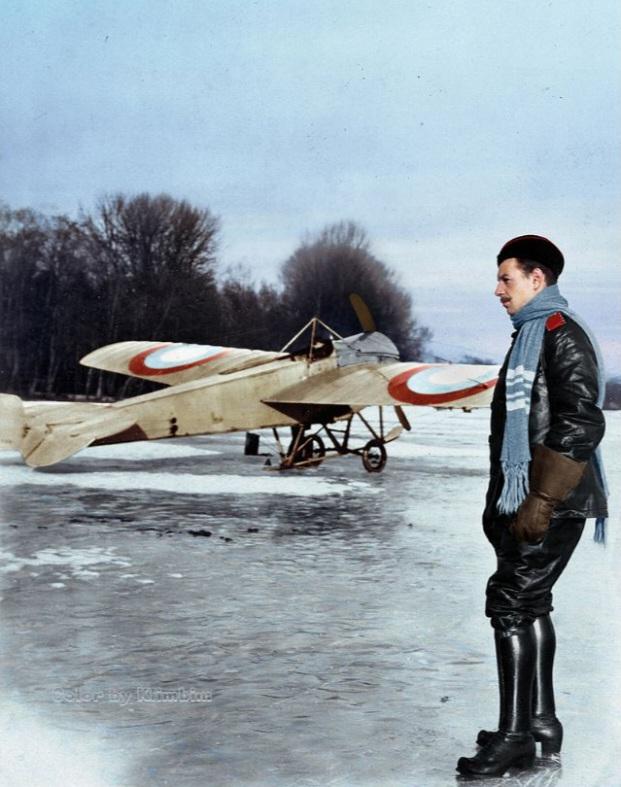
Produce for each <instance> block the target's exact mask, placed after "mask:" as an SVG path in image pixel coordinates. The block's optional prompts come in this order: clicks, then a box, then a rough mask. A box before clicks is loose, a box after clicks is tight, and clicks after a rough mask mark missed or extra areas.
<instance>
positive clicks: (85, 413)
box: [0, 394, 135, 467]
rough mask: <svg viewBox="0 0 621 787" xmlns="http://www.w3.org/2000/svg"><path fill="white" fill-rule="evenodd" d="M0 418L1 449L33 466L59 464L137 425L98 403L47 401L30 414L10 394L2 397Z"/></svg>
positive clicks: (133, 420)
mask: <svg viewBox="0 0 621 787" xmlns="http://www.w3.org/2000/svg"><path fill="white" fill-rule="evenodd" d="M0 419H1V420H0V423H1V424H2V426H1V427H0V449H5V450H6V449H11V448H13V449H17V450H18V451H20V452H21V454H22V457H23V458H24V461H25V462H26V464H27V465H30V467H43V466H45V465H52V464H55V463H56V462H60V461H62V460H63V459H67V458H68V457H69V456H72V455H73V454H75V453H77V451H80V450H81V449H82V448H86V447H87V446H88V445H90V444H91V443H93V442H95V440H101V439H103V438H106V437H109V436H111V435H115V434H118V433H119V432H122V431H123V430H125V429H129V428H130V427H131V426H133V425H134V423H135V417H134V416H132V415H130V414H128V413H125V414H124V413H122V412H119V411H118V410H112V409H110V408H109V407H106V406H105V405H104V406H102V405H97V404H58V403H51V402H46V403H41V404H37V405H35V406H33V407H32V411H31V412H29V408H27V407H24V403H23V402H22V400H21V399H20V398H19V397H18V396H12V395H9V394H0Z"/></svg>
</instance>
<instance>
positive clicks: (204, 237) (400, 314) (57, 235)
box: [0, 194, 431, 398]
mask: <svg viewBox="0 0 621 787" xmlns="http://www.w3.org/2000/svg"><path fill="white" fill-rule="evenodd" d="M219 233H220V220H219V218H218V217H216V216H215V215H213V214H212V213H211V211H209V210H208V209H206V208H198V207H195V206H192V205H190V204H189V203H188V202H186V201H183V200H181V201H180V200H176V199H173V198H172V197H170V196H168V195H165V194H161V195H156V196H152V195H149V194H141V195H138V196H133V197H128V196H125V195H123V194H117V195H112V196H108V197H105V198H103V199H102V200H100V202H99V203H98V205H97V206H96V208H95V209H94V211H92V212H91V213H83V214H81V215H80V216H79V218H77V219H71V218H69V217H67V216H62V215H61V216H53V217H48V216H44V215H41V214H39V213H36V212H34V211H32V210H30V209H22V210H13V209H11V208H9V207H8V206H0V391H2V392H10V393H17V394H19V395H21V396H26V397H37V396H41V397H54V396H55V397H62V396H85V397H96V398H101V397H122V396H127V395H134V394H137V393H140V392H143V391H146V390H150V388H152V387H153V386H152V385H151V384H150V383H148V382H146V381H141V380H135V379H132V378H126V377H124V376H120V375H114V374H110V373H108V372H100V371H98V370H95V369H88V368H86V367H83V366H80V364H79V359H80V358H81V357H82V356H83V355H85V354H86V353H88V352H90V351H91V350H94V349H95V348H97V347H101V346H103V345H106V344H110V343H112V342H119V341H126V340H133V339H144V340H154V341H174V342H188V343H196V344H214V345H223V346H237V347H248V348H250V349H254V348H261V349H266V350H279V349H281V347H282V346H283V345H284V344H285V343H286V342H287V341H288V340H289V339H290V338H291V336H292V335H293V334H295V333H296V332H297V331H298V330H299V329H300V328H301V327H302V326H303V324H304V323H305V322H307V321H308V320H309V319H310V318H311V317H313V316H320V317H321V318H322V320H324V321H325V322H326V323H328V324H329V325H330V326H332V327H333V328H334V329H335V330H336V331H338V332H339V333H340V334H342V335H349V334H352V333H357V332H359V331H360V326H359V325H358V323H357V318H356V316H355V314H354V312H353V310H352V309H351V307H350V305H349V301H348V296H349V293H351V292H358V293H359V294H360V295H361V296H362V297H363V298H364V299H365V301H366V302H367V304H368V306H369V307H370V309H371V312H372V314H373V316H374V319H375V322H376V324H377V328H378V330H380V331H383V332H384V333H386V334H388V335H389V336H391V338H392V339H393V340H394V341H395V343H396V344H397V346H398V347H399V349H400V351H401V354H402V358H404V359H415V358H421V357H422V354H423V352H424V346H425V343H426V341H427V340H428V339H429V338H430V335H431V334H430V332H429V330H428V329H427V328H425V327H424V326H421V325H420V324H419V323H418V321H417V320H416V318H415V316H414V314H413V311H412V302H411V298H410V295H409V294H408V293H407V292H406V291H405V290H404V289H403V288H402V287H401V286H400V285H399V282H398V280H397V277H396V275H395V273H394V271H393V270H391V269H390V268H389V267H388V266H387V265H385V264H384V263H383V262H382V261H381V260H378V259H377V258H376V257H375V256H374V255H373V253H372V251H371V247H370V242H369V239H368V237H367V235H366V233H365V231H364V230H363V229H362V228H361V227H360V226H358V225H357V224H355V223H352V222H341V223H338V224H334V225H331V226H329V227H327V228H325V229H324V230H323V231H322V232H320V233H319V234H318V235H316V236H314V237H308V238H307V239H305V240H304V241H303V242H302V243H301V244H300V246H299V247H298V248H297V249H296V250H295V251H294V252H293V254H292V255H291V256H290V257H289V258H288V259H286V260H284V261H283V263H282V264H281V266H280V270H279V280H278V283H277V285H269V284H265V283H259V284H255V282H254V281H253V280H252V275H253V272H252V271H246V272H241V273H240V272H238V273H230V272H229V273H222V272H221V271H220V270H219V259H218V240H219Z"/></svg>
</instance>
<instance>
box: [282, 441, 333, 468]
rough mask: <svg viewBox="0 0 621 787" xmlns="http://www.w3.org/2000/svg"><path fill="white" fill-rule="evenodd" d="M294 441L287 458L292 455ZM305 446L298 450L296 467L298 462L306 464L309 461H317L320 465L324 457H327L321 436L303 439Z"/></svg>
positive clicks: (295, 459)
mask: <svg viewBox="0 0 621 787" xmlns="http://www.w3.org/2000/svg"><path fill="white" fill-rule="evenodd" d="M293 442H294V441H293V440H292V441H291V444H290V445H289V449H288V451H287V456H290V455H291V451H292V450H293ZM301 442H303V446H302V447H301V448H298V450H297V452H296V455H295V458H294V463H293V464H294V466H295V464H296V463H297V462H306V461H308V460H309V459H314V460H316V464H320V462H321V460H322V459H323V457H324V456H325V455H326V447H325V445H324V442H323V440H322V439H321V437H319V435H317V434H314V435H310V437H307V438H306V439H305V438H302V441H301Z"/></svg>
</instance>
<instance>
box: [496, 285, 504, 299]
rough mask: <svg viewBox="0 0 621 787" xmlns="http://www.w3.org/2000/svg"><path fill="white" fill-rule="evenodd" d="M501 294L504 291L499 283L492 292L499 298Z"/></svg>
mask: <svg viewBox="0 0 621 787" xmlns="http://www.w3.org/2000/svg"><path fill="white" fill-rule="evenodd" d="M503 292H504V290H503V287H502V282H500V281H499V282H498V284H497V285H496V289H495V290H494V295H497V296H498V297H500V296H501V295H502V293H503Z"/></svg>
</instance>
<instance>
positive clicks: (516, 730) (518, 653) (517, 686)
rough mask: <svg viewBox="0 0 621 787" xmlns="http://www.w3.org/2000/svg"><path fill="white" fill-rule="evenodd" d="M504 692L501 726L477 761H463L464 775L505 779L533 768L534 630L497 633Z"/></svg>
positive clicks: (465, 758)
mask: <svg viewBox="0 0 621 787" xmlns="http://www.w3.org/2000/svg"><path fill="white" fill-rule="evenodd" d="M494 635H495V636H494V639H495V644H496V654H497V659H498V665H499V667H498V677H499V692H500V701H501V709H500V725H499V730H498V732H497V733H495V734H494V735H492V736H491V737H490V739H489V740H488V741H487V743H486V744H485V746H483V748H482V749H481V750H480V751H479V752H478V753H477V754H476V755H475V756H474V757H461V758H460V760H459V761H458V763H457V770H458V771H459V772H460V773H463V774H468V775H473V776H502V774H503V773H504V772H505V771H507V770H508V769H509V768H530V767H532V765H533V763H534V761H535V741H534V739H533V736H532V734H531V732H530V728H531V703H532V691H533V678H534V672H535V635H534V631H533V628H532V626H523V627H520V628H516V629H510V630H508V631H501V630H495V632H494Z"/></svg>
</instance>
